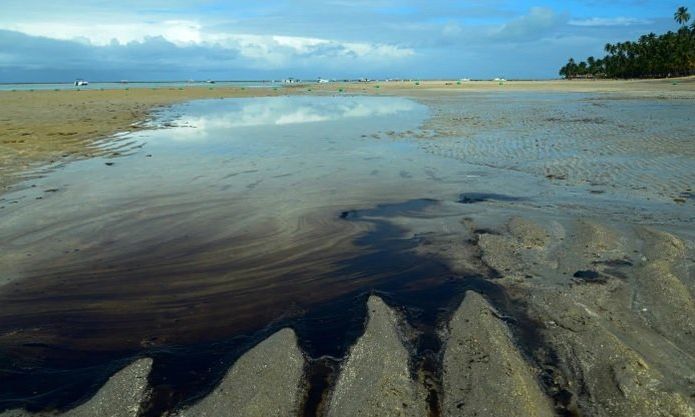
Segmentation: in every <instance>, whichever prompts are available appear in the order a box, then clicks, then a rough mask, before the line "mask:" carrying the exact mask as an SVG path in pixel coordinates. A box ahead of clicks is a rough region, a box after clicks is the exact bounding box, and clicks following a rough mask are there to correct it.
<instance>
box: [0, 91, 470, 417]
mask: <svg viewBox="0 0 695 417" xmlns="http://www.w3.org/2000/svg"><path fill="white" fill-rule="evenodd" d="M426 116H427V109H426V108H425V107H424V106H422V105H419V104H417V103H414V102H412V101H409V100H404V99H396V98H353V97H340V98H330V97H324V98H317V97H314V98H304V97H292V98H273V99H249V100H214V101H201V102H193V103H189V104H185V105H181V106H176V107H174V108H172V109H171V110H169V111H167V112H165V114H162V115H161V120H162V121H163V122H162V123H161V126H163V127H164V128H162V129H157V130H148V131H141V132H138V133H135V134H133V135H132V136H130V137H129V138H128V140H129V143H132V144H134V148H133V151H132V152H126V151H123V152H122V155H121V156H119V157H118V158H109V159H104V158H95V159H92V160H87V161H80V162H75V163H73V164H69V165H67V166H65V167H63V168H61V169H59V170H56V171H54V172H52V173H51V174H50V175H48V176H46V177H45V178H42V179H38V180H35V181H33V184H32V185H35V187H31V186H29V187H26V188H23V190H22V191H21V193H23V194H22V195H18V196H16V197H17V198H15V197H9V198H11V199H12V200H16V201H18V203H17V204H13V205H12V207H11V208H9V209H7V211H5V212H4V213H3V216H4V217H3V220H4V221H3V223H2V225H0V237H2V239H0V242H5V243H3V244H1V245H2V248H1V249H3V250H2V251H0V262H2V264H3V265H8V266H9V267H8V268H7V274H6V275H5V276H3V277H2V279H3V280H6V281H5V285H3V286H2V287H0V305H3V309H2V310H1V311H0V323H1V324H0V377H2V379H3V380H4V381H9V382H10V383H9V384H7V386H8V387H9V388H8V389H4V390H3V391H2V392H0V409H7V408H14V407H26V408H28V409H30V410H39V409H54V408H55V409H67V408H70V407H71V406H72V405H74V404H76V403H78V402H80V401H81V400H84V399H85V398H88V397H89V396H90V395H91V394H93V393H94V392H95V391H96V390H97V389H98V388H99V387H100V385H101V384H103V383H104V381H105V380H106V379H107V378H108V376H109V375H110V374H111V373H113V372H114V370H116V369H118V368H119V367H121V366H123V364H125V363H126V362H128V361H130V360H132V359H133V358H135V357H140V356H151V357H153V358H154V365H153V371H152V374H151V377H150V379H151V384H152V386H153V388H154V392H153V395H152V400H151V403H150V405H149V409H148V411H147V413H146V415H150V416H155V415H159V414H161V412H162V411H164V410H168V409H171V408H172V407H175V406H177V405H180V404H184V403H187V402H190V401H193V400H194V399H196V398H198V397H200V396H201V395H203V394H205V393H206V392H207V391H209V389H211V388H212V387H213V386H214V384H215V382H217V381H218V380H219V379H220V378H221V377H222V376H223V375H224V373H225V372H226V370H227V368H228V367H229V366H230V365H231V364H232V363H233V362H234V361H235V360H236V358H237V357H238V356H239V355H241V354H242V353H243V352H244V351H245V350H247V349H248V348H249V347H250V346H253V345H254V344H255V343H256V342H257V341H258V340H260V339H261V338H263V337H265V336H266V335H268V334H270V332H272V331H273V330H275V329H277V328H279V327H282V326H286V325H291V326H292V327H294V328H295V330H296V331H297V334H298V336H299V340H300V344H301V347H302V349H303V350H304V351H305V352H306V353H307V354H308V355H309V356H310V357H312V358H322V357H334V358H340V357H342V356H344V355H345V352H346V350H347V349H348V347H349V346H350V345H351V344H352V342H353V341H354V340H355V338H356V337H357V336H358V335H359V334H361V332H362V330H363V329H362V326H363V323H364V318H365V310H364V308H365V307H364V300H365V299H366V297H367V295H368V294H369V293H370V292H374V291H377V292H381V293H384V294H389V295H390V297H392V299H393V300H394V302H396V303H400V304H403V305H408V303H414V304H413V305H417V302H419V301H417V298H418V296H417V295H418V294H419V291H421V290H427V291H435V292H437V290H436V289H437V288H446V290H442V291H439V292H438V294H440V295H441V296H447V297H448V296H451V295H454V294H456V292H452V291H451V285H453V284H451V283H450V281H449V280H450V279H451V274H450V272H449V271H448V270H447V269H446V268H445V267H444V266H443V265H441V264H439V263H438V262H437V261H435V260H425V259H421V258H419V257H417V256H414V255H413V253H412V249H413V248H414V247H415V246H416V245H417V243H418V240H417V239H412V238H410V237H408V236H405V235H404V233H403V230H401V229H399V228H398V227H396V226H393V225H392V224H391V223H390V222H389V221H388V220H389V218H392V217H399V216H426V215H427V210H428V209H429V208H431V207H433V206H436V205H437V204H438V202H437V200H436V199H434V198H428V197H427V196H430V195H433V196H436V197H441V196H443V195H446V194H447V193H448V192H449V191H448V189H447V187H450V186H451V185H448V186H447V185H446V184H442V183H441V182H437V181H434V180H433V179H432V168H430V167H432V166H439V167H441V168H442V169H444V168H446V169H447V170H450V171H452V172H460V171H461V170H460V169H457V170H454V169H453V168H450V167H446V164H447V163H450V164H452V166H456V167H458V166H459V163H458V162H457V161H450V162H447V161H446V160H445V159H442V158H440V157H435V156H425V158H424V159H422V160H420V161H419V162H418V163H417V164H415V163H413V161H414V160H415V159H416V157H418V158H419V156H418V155H419V154H421V151H420V150H419V149H418V147H417V146H416V145H414V144H413V143H411V142H409V141H408V138H407V137H405V138H399V139H378V140H377V139H374V138H372V137H371V134H372V133H373V132H380V131H395V130H396V129H397V130H398V131H399V132H405V131H411V132H413V131H416V130H417V127H418V125H419V123H421V122H422V120H424V118H425V117H426ZM406 136H407V135H406ZM106 163H112V165H106ZM375 171H376V173H375ZM403 171H407V172H409V173H410V175H409V177H408V178H404V177H403V176H402V175H401V174H402V172H403ZM457 175H460V179H461V181H465V172H462V173H461V174H457ZM44 190H51V192H44ZM18 193H20V192H18ZM32 193H36V194H37V195H41V196H42V197H43V199H42V200H35V199H34V198H33V197H34V195H33V194H32ZM20 197H22V198H20ZM423 197H425V198H423ZM404 201H405V202H404ZM390 202H393V203H390ZM369 207H373V208H371V209H370V208H369ZM344 213H348V214H344ZM341 217H342V218H341ZM37 219H40V220H38V221H37ZM8 242H11V245H10V244H9V243H8ZM442 286H443V287H442ZM408 300H411V301H408ZM428 302H430V301H428ZM433 306H434V304H433ZM418 308H420V309H422V308H424V307H418ZM427 308H430V307H427ZM431 308H433V307H431ZM425 310H427V309H425ZM66 381H67V382H66ZM308 407H309V406H308Z"/></svg>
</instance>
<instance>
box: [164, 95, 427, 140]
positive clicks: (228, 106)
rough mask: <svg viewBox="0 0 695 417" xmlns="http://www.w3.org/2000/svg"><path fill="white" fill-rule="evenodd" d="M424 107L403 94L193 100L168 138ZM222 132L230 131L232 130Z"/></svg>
mask: <svg viewBox="0 0 695 417" xmlns="http://www.w3.org/2000/svg"><path fill="white" fill-rule="evenodd" d="M424 111H425V109H424V107H423V106H421V105H419V104H417V103H415V102H413V101H411V100H407V99H403V98H390V97H389V98H386V97H370V98H365V97H344V98H335V97H318V98H317V97H273V98H255V99H240V100H234V101H227V102H225V103H224V105H222V106H221V105H220V103H219V102H216V101H207V102H201V103H196V104H195V105H194V106H192V107H191V108H189V109H186V113H185V114H184V115H181V116H179V117H175V118H174V120H173V121H172V122H170V123H169V125H170V126H176V128H177V129H176V131H175V132H173V133H172V135H171V139H173V140H184V141H189V140H202V139H210V138H211V137H216V138H218V139H222V138H225V136H226V135H218V133H220V132H221V131H222V130H229V129H239V128H253V127H266V128H269V127H273V126H275V127H279V128H282V127H288V125H300V124H310V123H322V122H334V123H336V122H337V123H338V124H339V125H342V124H344V123H365V122H367V124H368V125H373V124H374V123H375V122H378V121H379V120H377V119H384V118H387V117H394V116H398V117H397V118H398V119H401V118H402V117H403V116H404V115H405V114H408V115H410V116H411V117H412V116H419V115H421V114H422V113H423V112H424ZM367 119H369V121H367ZM341 122H342V123H341ZM185 129H189V130H185ZM226 133H227V134H230V133H231V134H232V135H234V131H227V132H226Z"/></svg>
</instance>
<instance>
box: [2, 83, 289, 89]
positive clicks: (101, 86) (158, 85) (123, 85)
mask: <svg viewBox="0 0 695 417" xmlns="http://www.w3.org/2000/svg"><path fill="white" fill-rule="evenodd" d="M280 85H282V83H281V82H276V81H216V82H215V83H214V84H210V83H207V82H204V81H195V82H186V81H175V82H168V81H161V82H141V81H134V82H93V83H92V82H90V83H89V84H88V85H85V86H80V87H77V86H75V85H74V84H73V83H19V84H12V83H9V84H0V91H34V90H36V91H39V90H75V89H77V88H79V89H80V90H100V89H103V90H124V89H126V88H182V87H196V86H207V87H217V86H219V87H247V88H257V87H277V86H280Z"/></svg>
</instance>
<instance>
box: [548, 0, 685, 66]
mask: <svg viewBox="0 0 695 417" xmlns="http://www.w3.org/2000/svg"><path fill="white" fill-rule="evenodd" d="M673 18H674V20H675V21H676V22H677V23H678V24H679V25H680V26H681V27H680V28H679V29H678V31H677V32H673V31H668V32H666V33H665V34H663V35H656V34H655V33H649V34H647V35H643V36H641V37H640V38H639V40H638V41H637V42H631V41H627V42H618V43H616V44H610V43H608V44H606V46H605V48H604V49H605V51H606V53H607V55H606V56H605V57H604V58H603V59H596V58H594V57H593V56H591V57H589V58H587V60H586V61H582V62H579V63H577V62H576V61H575V60H574V58H570V60H569V62H568V63H567V65H565V66H564V67H562V68H561V69H560V75H561V76H562V77H564V78H567V79H572V78H665V77H680V76H688V75H692V74H695V23H693V24H691V25H690V26H688V22H689V21H690V13H689V12H688V9H687V8H686V7H680V8H678V10H677V11H676V13H675V14H674V16H673Z"/></svg>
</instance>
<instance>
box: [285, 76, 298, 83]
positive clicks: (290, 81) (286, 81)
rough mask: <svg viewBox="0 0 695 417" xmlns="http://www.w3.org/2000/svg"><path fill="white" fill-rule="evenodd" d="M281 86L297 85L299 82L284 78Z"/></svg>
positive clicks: (291, 78) (294, 79)
mask: <svg viewBox="0 0 695 417" xmlns="http://www.w3.org/2000/svg"><path fill="white" fill-rule="evenodd" d="M282 82H283V84H298V83H299V80H298V79H296V78H293V77H289V78H285V79H284V80H282Z"/></svg>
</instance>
